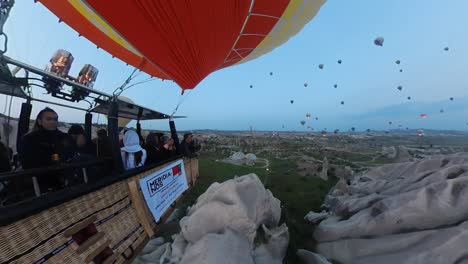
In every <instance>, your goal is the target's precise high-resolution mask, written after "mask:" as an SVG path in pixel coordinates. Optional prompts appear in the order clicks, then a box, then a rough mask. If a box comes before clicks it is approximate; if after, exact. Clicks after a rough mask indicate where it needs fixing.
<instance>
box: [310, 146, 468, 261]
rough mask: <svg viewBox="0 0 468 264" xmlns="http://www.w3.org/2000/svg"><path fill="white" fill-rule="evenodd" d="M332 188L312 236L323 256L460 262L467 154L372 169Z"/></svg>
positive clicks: (467, 218) (466, 226)
mask: <svg viewBox="0 0 468 264" xmlns="http://www.w3.org/2000/svg"><path fill="white" fill-rule="evenodd" d="M338 184H341V185H343V184H344V182H343V181H340V182H339V183H338ZM337 189H338V188H334V190H337ZM334 190H332V191H331V192H330V194H329V195H328V196H327V197H326V199H325V202H324V206H323V207H324V208H325V209H327V211H328V213H329V214H330V215H329V216H328V217H327V218H326V219H324V220H323V219H321V220H322V221H321V222H320V224H319V225H318V226H317V227H316V228H315V232H314V237H315V239H316V240H317V241H318V246H317V250H318V253H320V254H322V255H323V256H325V257H326V258H328V259H334V260H337V261H339V262H340V263H399V264H405V263H427V264H431V263H468V249H466V244H467V243H468V231H467V230H468V203H466V201H467V200H468V154H467V153H460V154H452V155H445V156H443V155H439V156H432V157H429V158H426V159H423V160H419V161H415V162H405V163H396V164H390V165H385V166H382V167H378V168H373V169H371V170H369V171H368V172H367V173H365V174H362V175H355V176H354V177H353V179H352V180H351V181H350V184H349V185H348V188H344V186H341V187H340V188H339V190H340V191H339V192H333V191H334ZM317 222H318V221H317Z"/></svg>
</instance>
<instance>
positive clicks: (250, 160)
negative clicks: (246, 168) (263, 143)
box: [245, 153, 257, 165]
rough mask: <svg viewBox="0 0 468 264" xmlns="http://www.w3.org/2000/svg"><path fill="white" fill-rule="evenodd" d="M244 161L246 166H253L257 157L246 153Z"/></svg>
mask: <svg viewBox="0 0 468 264" xmlns="http://www.w3.org/2000/svg"><path fill="white" fill-rule="evenodd" d="M245 159H246V161H245V162H246V164H248V165H253V164H255V162H256V161H257V156H256V155H255V154H253V153H248V154H247V155H245Z"/></svg>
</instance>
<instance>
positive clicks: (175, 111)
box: [171, 90, 192, 119]
mask: <svg viewBox="0 0 468 264" xmlns="http://www.w3.org/2000/svg"><path fill="white" fill-rule="evenodd" d="M191 93H192V90H190V91H189V92H188V93H187V96H183V95H180V99H179V102H178V103H177V105H176V107H175V109H174V111H173V112H172V114H171V119H172V117H173V116H174V115H175V113H177V110H179V106H180V105H182V103H183V102H185V100H186V99H187V98H188V97H189V95H190V94H191Z"/></svg>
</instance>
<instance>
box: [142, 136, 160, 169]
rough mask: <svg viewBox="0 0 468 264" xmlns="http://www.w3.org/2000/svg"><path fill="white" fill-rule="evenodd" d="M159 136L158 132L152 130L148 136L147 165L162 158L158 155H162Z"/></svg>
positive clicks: (146, 146) (146, 147)
mask: <svg viewBox="0 0 468 264" xmlns="http://www.w3.org/2000/svg"><path fill="white" fill-rule="evenodd" d="M159 147H160V146H159V137H158V134H156V133H154V132H151V133H149V134H148V136H146V145H145V149H146V155H147V157H146V165H148V164H154V163H156V162H158V161H160V160H158V156H160V152H161V150H160V149H159Z"/></svg>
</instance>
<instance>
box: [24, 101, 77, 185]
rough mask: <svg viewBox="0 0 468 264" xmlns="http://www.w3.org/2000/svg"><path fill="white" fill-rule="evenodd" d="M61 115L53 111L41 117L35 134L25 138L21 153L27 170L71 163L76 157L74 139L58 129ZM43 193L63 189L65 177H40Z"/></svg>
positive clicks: (31, 133)
mask: <svg viewBox="0 0 468 264" xmlns="http://www.w3.org/2000/svg"><path fill="white" fill-rule="evenodd" d="M57 126H58V115H57V113H56V112H55V111H54V110H52V109H51V108H48V107H46V108H44V109H43V110H41V111H40V112H39V114H37V117H36V122H35V123H34V127H33V129H32V131H31V132H30V133H28V134H26V135H24V137H23V138H22V140H21V142H20V145H19V148H18V153H19V158H20V161H21V164H22V166H23V169H32V168H42V167H48V166H53V165H57V164H60V163H63V162H68V161H69V160H70V159H72V158H73V156H74V149H75V147H74V142H73V139H72V138H71V137H70V136H69V135H67V134H66V133H63V132H61V131H60V130H58V129H57ZM38 182H39V186H40V188H41V192H46V191H51V190H56V189H59V188H61V187H62V186H63V179H62V177H61V173H58V172H54V173H46V175H44V176H42V177H38Z"/></svg>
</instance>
